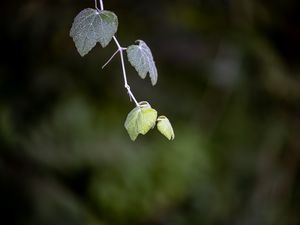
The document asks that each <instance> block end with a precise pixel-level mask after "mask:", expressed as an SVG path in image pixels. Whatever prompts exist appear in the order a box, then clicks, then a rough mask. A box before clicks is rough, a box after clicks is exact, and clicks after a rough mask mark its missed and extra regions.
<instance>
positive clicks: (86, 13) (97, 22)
mask: <svg viewBox="0 0 300 225" xmlns="http://www.w3.org/2000/svg"><path fill="white" fill-rule="evenodd" d="M117 29H118V17H117V16H116V15H115V14H114V13H113V12H110V11H106V10H102V11H98V10H96V9H91V8H87V9H84V10H82V11H81V12H80V13H79V14H78V15H77V16H76V17H75V19H74V22H73V25H72V28H71V30H70V36H71V37H72V38H73V40H74V42H75V45H76V48H77V50H78V52H79V54H80V55H81V56H84V55H86V54H87V53H88V52H89V51H90V50H91V49H92V48H93V47H94V46H95V45H96V43H97V42H100V44H101V46H102V47H103V48H104V47H106V46H107V45H108V44H109V42H110V41H111V39H112V37H113V36H114V35H115V33H116V32H117Z"/></svg>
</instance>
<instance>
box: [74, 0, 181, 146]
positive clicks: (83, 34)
mask: <svg viewBox="0 0 300 225" xmlns="http://www.w3.org/2000/svg"><path fill="white" fill-rule="evenodd" d="M99 6H100V9H99ZM118 25H119V22H118V17H117V16H116V14H115V13H113V12H111V11H108V10H104V5H103V1H102V0H99V5H98V1H97V0H95V9H92V8H87V9H84V10H82V11H81V12H80V13H79V14H78V15H77V16H76V17H75V19H74V22H73V24H72V28H71V30H70V36H71V37H72V38H73V41H74V42H75V46H76V48H77V50H78V52H79V54H80V55H81V56H82V57H83V56H85V55H86V54H87V53H89V51H91V50H92V49H93V48H94V47H95V45H96V44H97V43H98V42H99V43H100V44H101V46H102V47H103V48H104V47H106V46H107V45H108V44H109V43H110V42H111V40H113V41H114V42H115V44H116V46H117V50H116V51H115V53H114V54H113V55H112V56H111V57H110V58H109V60H108V61H107V62H106V63H105V64H104V65H103V66H102V69H103V68H104V67H105V66H107V65H108V64H109V62H110V61H111V60H112V59H113V58H114V56H116V55H117V54H120V59H121V67H122V73H123V79H124V87H125V89H126V90H127V93H128V95H129V97H130V100H131V101H133V102H134V103H135V105H136V107H135V108H134V109H133V110H132V111H131V112H130V113H129V114H128V115H127V118H126V121H125V124H124V126H125V128H126V130H127V131H128V134H129V136H130V138H131V139H132V140H133V141H134V140H135V139H136V138H137V137H138V135H139V134H142V135H145V134H146V133H148V131H149V130H150V129H152V128H154V127H155V125H156V124H157V128H158V130H159V131H160V132H161V133H162V134H163V135H164V136H165V137H167V138H168V139H169V140H173V139H174V138H175V135H174V131H173V128H172V125H171V123H170V121H169V120H168V118H167V117H165V116H159V117H157V111H156V110H155V109H152V107H151V105H150V104H149V103H148V102H146V101H142V102H138V101H137V100H136V97H135V96H134V94H133V93H132V91H131V88H130V86H129V84H128V81H127V74H126V68H125V62H124V51H126V53H127V58H128V61H129V62H130V64H131V65H132V66H133V67H134V68H135V69H136V71H137V72H138V75H139V76H140V77H141V78H142V79H144V78H146V76H147V74H149V77H150V79H151V83H152V85H153V86H154V85H155V84H156V83H157V78H158V73H157V68H156V65H155V61H154V59H153V56H152V52H151V50H150V48H149V47H148V45H147V44H146V43H145V42H144V41H142V40H137V41H136V44H133V45H130V46H129V47H127V48H125V47H122V45H121V44H120V42H119V41H118V39H117V37H116V36H115V34H116V32H117V30H118Z"/></svg>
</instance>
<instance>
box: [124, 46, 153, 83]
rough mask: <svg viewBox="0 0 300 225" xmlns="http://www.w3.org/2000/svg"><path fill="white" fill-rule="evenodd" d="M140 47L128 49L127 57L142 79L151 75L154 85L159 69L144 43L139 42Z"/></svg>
mask: <svg viewBox="0 0 300 225" xmlns="http://www.w3.org/2000/svg"><path fill="white" fill-rule="evenodd" d="M137 42H138V45H131V46H129V47H128V48H127V56H128V60H129V62H130V64H131V65H132V66H133V67H134V68H135V69H136V71H137V72H138V74H139V76H140V77H141V78H143V79H144V78H145V77H146V75H147V73H149V76H150V79H151V83H152V85H155V84H156V82H157V77H158V74H157V69H156V66H155V62H154V59H153V56H152V53H151V50H150V48H149V47H148V46H147V44H146V43H145V42H144V41H141V40H138V41H137Z"/></svg>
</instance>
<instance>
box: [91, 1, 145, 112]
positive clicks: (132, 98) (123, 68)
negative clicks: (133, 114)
mask: <svg viewBox="0 0 300 225" xmlns="http://www.w3.org/2000/svg"><path fill="white" fill-rule="evenodd" d="M99 3H100V9H101V11H102V10H104V6H103V1H102V0H99ZM95 5H96V8H97V0H95ZM113 39H114V41H115V43H116V45H117V47H118V50H117V51H116V52H115V53H114V54H113V55H112V57H110V59H109V60H108V61H107V62H106V63H105V64H104V65H103V67H102V69H103V68H104V67H105V66H106V65H107V64H108V63H109V62H110V61H111V60H112V59H113V57H114V56H115V55H116V54H117V53H120V57H121V65H122V72H123V78H124V87H125V88H126V89H127V92H128V95H129V97H130V100H133V101H134V103H135V104H136V106H138V107H139V106H140V104H139V103H138V101H137V100H136V98H135V97H134V95H133V93H132V92H131V90H130V86H129V84H128V82H127V75H126V69H125V62H124V54H123V51H124V50H126V48H123V47H122V46H121V45H120V43H119V41H118V39H117V38H116V36H113Z"/></svg>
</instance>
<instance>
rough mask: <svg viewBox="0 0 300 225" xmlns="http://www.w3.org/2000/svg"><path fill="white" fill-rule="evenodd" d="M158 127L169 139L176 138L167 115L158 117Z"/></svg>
mask: <svg viewBox="0 0 300 225" xmlns="http://www.w3.org/2000/svg"><path fill="white" fill-rule="evenodd" d="M157 129H158V130H159V132H160V133H162V134H163V135H164V136H165V137H166V138H168V139H169V140H174V138H175V134H174V130H173V127H172V125H171V123H170V121H169V119H168V118H167V117H165V116H159V117H158V118H157Z"/></svg>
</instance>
